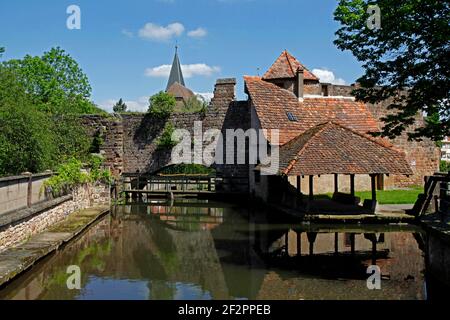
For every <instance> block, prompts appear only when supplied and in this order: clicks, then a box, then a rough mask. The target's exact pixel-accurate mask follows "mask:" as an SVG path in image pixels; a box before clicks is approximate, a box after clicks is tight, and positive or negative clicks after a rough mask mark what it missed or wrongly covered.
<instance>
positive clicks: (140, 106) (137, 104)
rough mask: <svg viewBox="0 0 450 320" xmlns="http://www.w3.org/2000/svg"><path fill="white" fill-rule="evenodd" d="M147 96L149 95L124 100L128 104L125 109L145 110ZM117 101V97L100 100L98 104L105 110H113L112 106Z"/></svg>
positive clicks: (147, 104)
mask: <svg viewBox="0 0 450 320" xmlns="http://www.w3.org/2000/svg"><path fill="white" fill-rule="evenodd" d="M149 98H150V97H148V96H143V97H139V98H138V99H137V100H128V101H124V102H125V104H126V105H127V106H128V109H127V111H138V112H146V111H147V110H148V106H149V102H148V99H149ZM117 101H119V99H108V100H105V101H102V102H100V103H99V104H98V106H99V107H100V108H102V109H103V110H105V111H108V112H113V106H114V105H115V104H116V102H117Z"/></svg>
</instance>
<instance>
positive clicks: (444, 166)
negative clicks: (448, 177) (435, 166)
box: [439, 161, 450, 172]
mask: <svg viewBox="0 0 450 320" xmlns="http://www.w3.org/2000/svg"><path fill="white" fill-rule="evenodd" d="M439 171H440V172H449V171H450V162H447V161H441V162H440V164H439Z"/></svg>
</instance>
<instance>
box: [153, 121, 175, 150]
mask: <svg viewBox="0 0 450 320" xmlns="http://www.w3.org/2000/svg"><path fill="white" fill-rule="evenodd" d="M174 131H175V127H174V126H173V124H172V123H170V122H168V123H166V126H165V127H164V130H163V132H162V134H161V136H160V137H159V139H158V140H157V142H156V146H157V147H158V149H171V148H173V147H174V146H176V145H177V144H178V141H174V140H172V134H173V133H174Z"/></svg>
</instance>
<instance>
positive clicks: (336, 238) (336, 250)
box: [334, 232, 339, 254]
mask: <svg viewBox="0 0 450 320" xmlns="http://www.w3.org/2000/svg"><path fill="white" fill-rule="evenodd" d="M334 253H335V254H338V253H339V233H337V232H335V233H334Z"/></svg>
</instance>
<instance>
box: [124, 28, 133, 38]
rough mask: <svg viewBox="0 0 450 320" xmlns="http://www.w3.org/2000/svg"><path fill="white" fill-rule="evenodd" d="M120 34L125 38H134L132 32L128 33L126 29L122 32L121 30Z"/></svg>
mask: <svg viewBox="0 0 450 320" xmlns="http://www.w3.org/2000/svg"><path fill="white" fill-rule="evenodd" d="M122 34H123V35H124V36H127V37H128V38H133V37H134V34H133V32H131V31H128V30H126V29H123V30H122Z"/></svg>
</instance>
